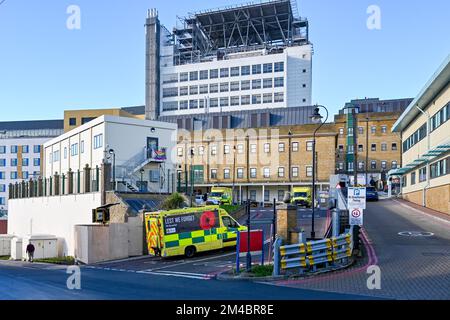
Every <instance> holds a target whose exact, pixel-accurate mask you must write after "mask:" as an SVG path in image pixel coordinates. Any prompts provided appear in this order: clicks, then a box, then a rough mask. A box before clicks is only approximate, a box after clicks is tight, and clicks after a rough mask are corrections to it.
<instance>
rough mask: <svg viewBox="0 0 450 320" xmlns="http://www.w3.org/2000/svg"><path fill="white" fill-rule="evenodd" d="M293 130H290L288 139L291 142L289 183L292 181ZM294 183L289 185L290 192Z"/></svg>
mask: <svg viewBox="0 0 450 320" xmlns="http://www.w3.org/2000/svg"><path fill="white" fill-rule="evenodd" d="M292 135H293V133H292V131H291V130H289V132H288V136H289V140H288V144H289V146H288V147H289V163H288V170H289V183H291V182H292V168H291V166H292ZM291 188H292V184H290V185H289V192H292V189H291Z"/></svg>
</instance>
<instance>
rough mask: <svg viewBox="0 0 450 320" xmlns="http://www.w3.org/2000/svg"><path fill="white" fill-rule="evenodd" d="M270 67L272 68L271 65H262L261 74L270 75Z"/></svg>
mask: <svg viewBox="0 0 450 320" xmlns="http://www.w3.org/2000/svg"><path fill="white" fill-rule="evenodd" d="M272 67H273V65H272V63H265V64H264V65H263V72H264V73H272Z"/></svg>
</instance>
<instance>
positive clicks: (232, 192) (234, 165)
mask: <svg viewBox="0 0 450 320" xmlns="http://www.w3.org/2000/svg"><path fill="white" fill-rule="evenodd" d="M235 184H236V145H234V146H233V187H232V188H231V195H232V197H233V203H234V185H235Z"/></svg>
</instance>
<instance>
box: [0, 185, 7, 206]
mask: <svg viewBox="0 0 450 320" xmlns="http://www.w3.org/2000/svg"><path fill="white" fill-rule="evenodd" d="M0 192H6V184H0ZM3 204H4V203H3Z"/></svg>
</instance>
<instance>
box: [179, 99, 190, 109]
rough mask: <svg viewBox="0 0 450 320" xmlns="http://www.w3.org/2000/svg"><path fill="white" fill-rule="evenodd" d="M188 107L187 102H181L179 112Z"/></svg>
mask: <svg viewBox="0 0 450 320" xmlns="http://www.w3.org/2000/svg"><path fill="white" fill-rule="evenodd" d="M188 107H189V101H187V100H181V101H180V110H186V109H187V108H188Z"/></svg>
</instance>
